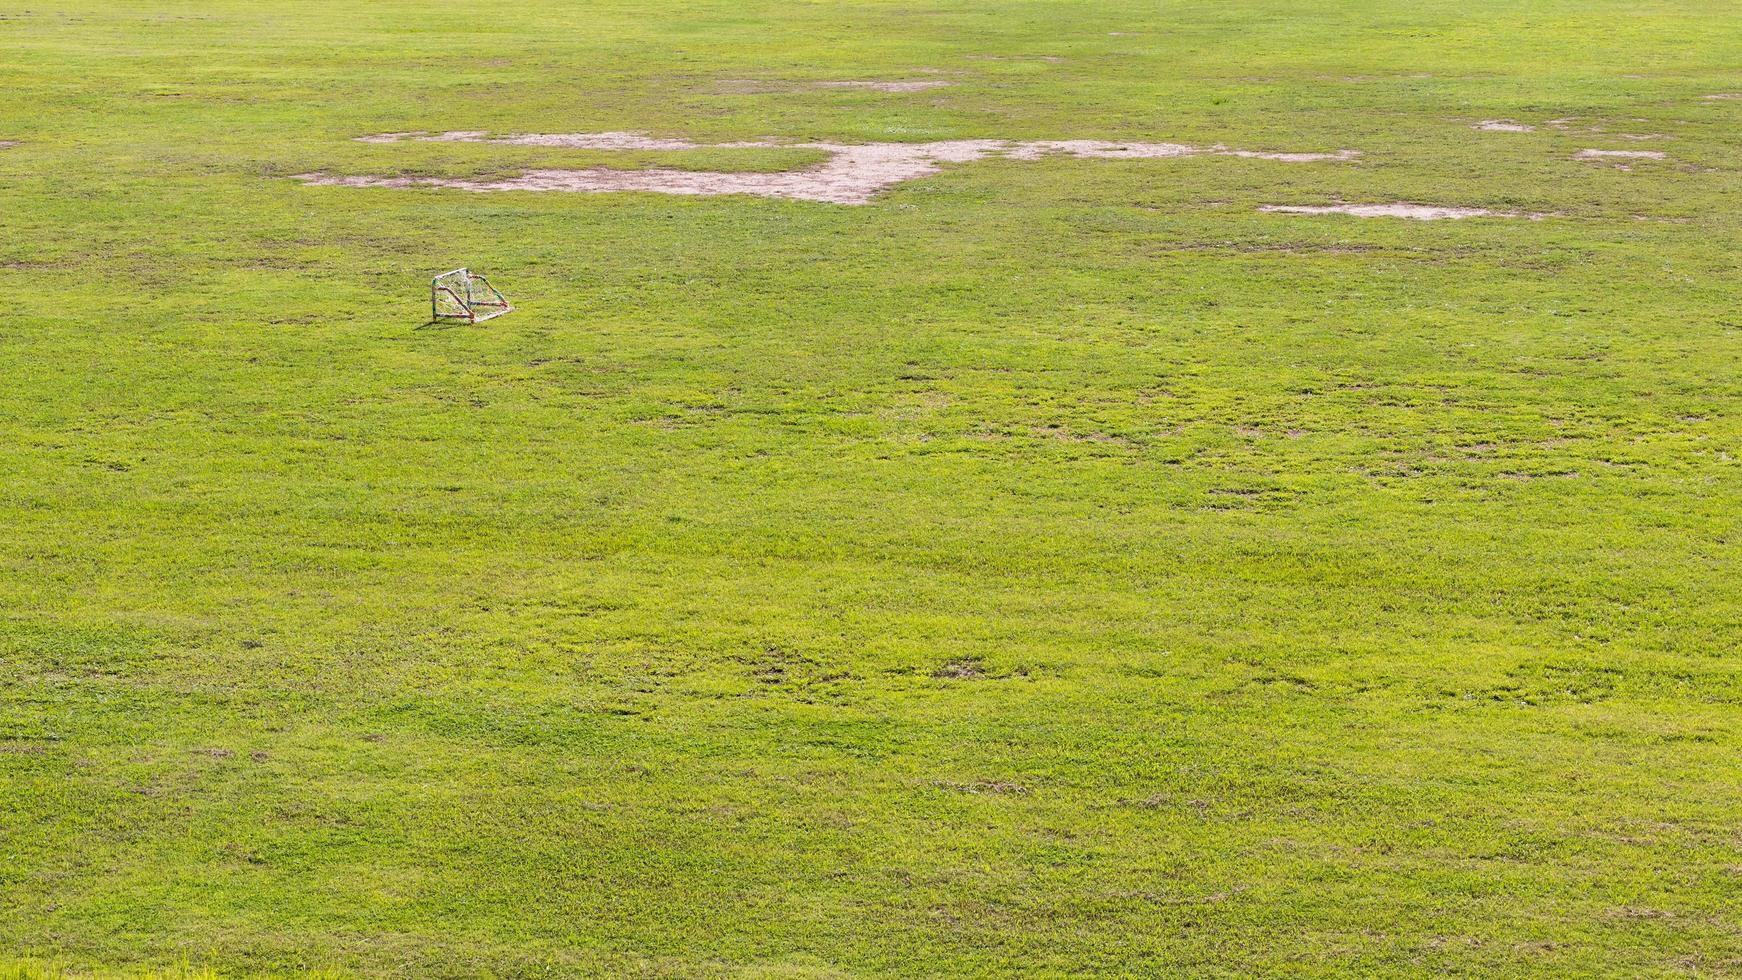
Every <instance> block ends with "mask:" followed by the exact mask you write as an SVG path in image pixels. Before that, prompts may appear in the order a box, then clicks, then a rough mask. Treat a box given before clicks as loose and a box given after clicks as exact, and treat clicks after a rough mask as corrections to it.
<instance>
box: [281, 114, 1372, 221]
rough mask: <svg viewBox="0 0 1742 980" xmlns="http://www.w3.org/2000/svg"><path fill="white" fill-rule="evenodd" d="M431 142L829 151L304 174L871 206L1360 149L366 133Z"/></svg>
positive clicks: (372, 183)
mask: <svg viewBox="0 0 1742 980" xmlns="http://www.w3.org/2000/svg"><path fill="white" fill-rule="evenodd" d="M407 139H410V140H419V141H424V142H460V143H501V144H504V145H510V146H549V147H567V148H571V149H586V150H695V149H783V148H784V149H806V150H821V151H823V152H825V153H827V154H828V155H829V159H828V160H826V161H824V162H823V163H822V164H820V165H818V166H815V167H809V168H806V169H803V170H790V171H779V172H773V173H764V172H752V173H735V172H711V171H692V170H673V169H668V168H650V169H646V170H614V169H610V168H605V167H593V168H587V169H577V170H556V169H543V170H529V171H526V172H525V173H524V174H522V175H521V176H518V177H511V178H504V179H500V180H458V179H448V178H441V177H378V176H358V177H342V176H335V175H332V174H326V173H307V174H297V175H295V176H294V179H296V180H300V181H302V182H303V183H306V184H315V185H321V186H333V187H388V188H404V187H444V188H450V189H454V190H465V191H476V192H487V191H571V192H593V193H602V192H609V191H651V192H656V193H662V194H692V195H717V194H754V195H759V196H762V197H775V198H790V199H795V200H805V201H822V202H827V203H832V204H865V203H868V202H869V201H870V200H871V199H872V198H873V197H874V196H875V195H876V194H877V193H879V192H880V191H883V190H886V189H888V188H890V187H893V186H895V185H896V184H900V183H903V182H905V181H909V180H916V179H918V178H921V177H928V176H931V175H932V174H935V173H938V172H939V171H940V170H942V168H943V166H944V165H945V164H961V163H973V162H975V161H978V160H984V159H988V158H996V157H1002V158H1005V159H1011V160H1039V159H1041V158H1043V157H1047V156H1054V155H1058V156H1071V157H1077V158H1079V159H1107V160H1138V159H1164V158H1171V157H1184V156H1199V155H1208V156H1231V157H1246V158H1251V159H1259V160H1274V161H1279V162H1283V163H1310V162H1318V161H1347V160H1352V159H1354V158H1355V157H1356V156H1358V155H1359V154H1358V153H1357V151H1354V150H1338V151H1335V152H1330V153H1325V152H1309V153H1298V152H1273V151H1266V150H1241V149H1233V148H1230V147H1226V146H1223V145H1221V144H1216V145H1214V146H1208V147H1199V146H1191V145H1188V144H1184V143H1135V142H1111V141H1107V140H1029V141H1011V140H997V139H975V140H945V141H940V142H934V143H780V142H774V141H760V140H759V141H744V142H732V143H695V142H692V141H690V140H685V139H659V138H654V137H649V136H646V135H644V134H641V133H623V132H610V133H529V134H519V135H511V136H498V137H487V136H485V135H484V134H482V133H477V132H472V131H460V132H449V133H436V134H420V133H381V134H378V135H375V136H364V137H359V140H360V141H363V142H369V143H392V142H397V141H400V140H407Z"/></svg>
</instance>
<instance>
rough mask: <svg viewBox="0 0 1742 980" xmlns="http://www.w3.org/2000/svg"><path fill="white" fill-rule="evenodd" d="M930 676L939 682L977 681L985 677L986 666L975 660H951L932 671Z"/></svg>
mask: <svg viewBox="0 0 1742 980" xmlns="http://www.w3.org/2000/svg"><path fill="white" fill-rule="evenodd" d="M932 676H933V677H936V678H938V679H939V680H957V681H977V680H980V679H981V678H983V677H985V676H986V665H985V664H983V663H981V662H980V661H979V660H978V659H975V658H967V659H963V660H952V661H950V662H949V663H947V664H944V665H943V666H942V667H939V668H938V669H937V670H934V671H932Z"/></svg>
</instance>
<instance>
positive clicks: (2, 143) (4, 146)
mask: <svg viewBox="0 0 1742 980" xmlns="http://www.w3.org/2000/svg"><path fill="white" fill-rule="evenodd" d="M23 143H24V141H23V140H0V150H9V149H11V148H12V147H14V146H21V145H23Z"/></svg>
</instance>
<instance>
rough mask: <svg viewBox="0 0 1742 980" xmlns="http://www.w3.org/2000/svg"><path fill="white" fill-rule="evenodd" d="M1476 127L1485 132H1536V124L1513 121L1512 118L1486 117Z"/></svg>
mask: <svg viewBox="0 0 1742 980" xmlns="http://www.w3.org/2000/svg"><path fill="white" fill-rule="evenodd" d="M1475 128H1476V129H1480V130H1482V131H1483V132H1485V133H1534V132H1536V127H1535V126H1527V125H1525V124H1524V123H1517V122H1513V121H1512V120H1510V119H1484V120H1482V121H1481V122H1479V123H1477V124H1476V126H1475Z"/></svg>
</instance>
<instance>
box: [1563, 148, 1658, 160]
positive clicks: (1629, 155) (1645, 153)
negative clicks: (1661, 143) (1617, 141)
mask: <svg viewBox="0 0 1742 980" xmlns="http://www.w3.org/2000/svg"><path fill="white" fill-rule="evenodd" d="M1664 156H1665V154H1664V153H1663V151H1662V150H1580V151H1579V152H1577V153H1575V154H1573V159H1574V160H1611V159H1620V160H1662V159H1664Z"/></svg>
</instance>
